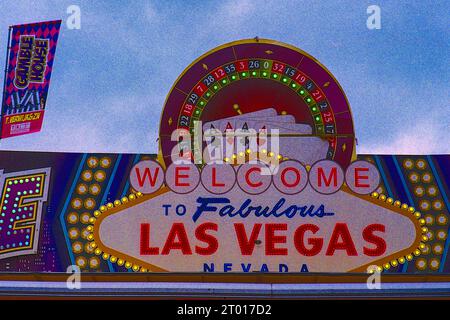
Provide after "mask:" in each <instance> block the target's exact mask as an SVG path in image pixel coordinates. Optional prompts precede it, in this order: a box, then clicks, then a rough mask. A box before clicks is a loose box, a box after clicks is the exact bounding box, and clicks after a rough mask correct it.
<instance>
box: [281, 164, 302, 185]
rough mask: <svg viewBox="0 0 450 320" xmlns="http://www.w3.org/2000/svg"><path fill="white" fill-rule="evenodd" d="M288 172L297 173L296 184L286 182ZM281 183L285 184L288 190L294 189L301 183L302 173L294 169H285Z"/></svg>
mask: <svg viewBox="0 0 450 320" xmlns="http://www.w3.org/2000/svg"><path fill="white" fill-rule="evenodd" d="M286 171H294V172H295V175H296V178H295V182H294V183H288V182H287V181H286V177H285V174H286ZM281 182H283V184H284V185H285V186H286V187H288V188H292V187H294V186H296V185H297V184H299V183H300V172H299V171H298V169H297V168H294V167H287V168H285V169H284V170H283V171H282V172H281Z"/></svg>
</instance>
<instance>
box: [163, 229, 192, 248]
mask: <svg viewBox="0 0 450 320" xmlns="http://www.w3.org/2000/svg"><path fill="white" fill-rule="evenodd" d="M175 249H181V252H182V253H183V254H192V250H191V246H190V245H189V240H188V237H187V234H186V229H184V224H182V223H174V224H173V225H172V229H170V232H169V235H168V237H167V240H166V243H165V244H164V248H163V249H162V252H161V254H169V253H170V250H175Z"/></svg>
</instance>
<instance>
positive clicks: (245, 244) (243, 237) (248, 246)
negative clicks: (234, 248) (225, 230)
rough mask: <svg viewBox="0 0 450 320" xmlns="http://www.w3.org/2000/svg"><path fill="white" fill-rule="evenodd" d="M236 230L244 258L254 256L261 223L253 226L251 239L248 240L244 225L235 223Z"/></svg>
mask: <svg viewBox="0 0 450 320" xmlns="http://www.w3.org/2000/svg"><path fill="white" fill-rule="evenodd" d="M234 230H235V231H236V237H237V239H238V242H239V247H240V248H241V253H242V255H243V256H250V255H252V253H253V249H255V242H256V240H257V238H258V235H259V232H260V231H261V223H256V224H255V225H254V226H253V230H252V234H251V236H250V239H248V238H247V234H246V233H245V227H244V224H243V223H235V224H234Z"/></svg>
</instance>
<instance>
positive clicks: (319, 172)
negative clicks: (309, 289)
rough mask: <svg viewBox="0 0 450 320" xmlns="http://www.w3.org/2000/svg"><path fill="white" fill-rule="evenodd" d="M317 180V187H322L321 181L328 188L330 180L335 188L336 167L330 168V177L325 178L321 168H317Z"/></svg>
mask: <svg viewBox="0 0 450 320" xmlns="http://www.w3.org/2000/svg"><path fill="white" fill-rule="evenodd" d="M317 179H318V186H319V187H321V186H322V179H324V180H325V185H326V186H327V187H328V186H329V185H330V184H331V179H333V184H334V186H335V187H336V186H337V169H336V167H334V168H332V169H331V171H330V176H329V177H328V179H327V177H325V172H324V171H323V169H322V168H320V167H319V168H317Z"/></svg>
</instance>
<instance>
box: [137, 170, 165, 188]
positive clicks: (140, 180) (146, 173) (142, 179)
mask: <svg viewBox="0 0 450 320" xmlns="http://www.w3.org/2000/svg"><path fill="white" fill-rule="evenodd" d="M158 173H159V168H156V170H155V175H154V176H153V177H152V174H151V172H150V168H145V169H144V177H142V176H141V171H140V170H139V168H138V167H136V175H137V178H138V183H139V186H140V187H141V188H142V187H143V186H144V182H145V178H146V177H147V176H148V180H149V181H150V185H151V186H152V187H154V186H155V182H156V178H157V177H158Z"/></svg>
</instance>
